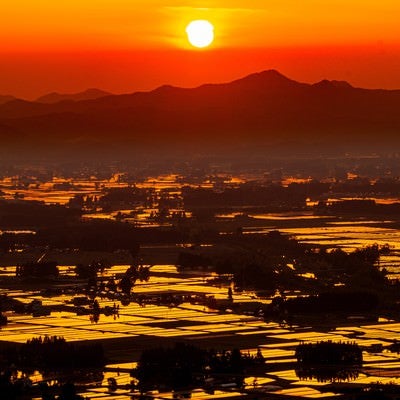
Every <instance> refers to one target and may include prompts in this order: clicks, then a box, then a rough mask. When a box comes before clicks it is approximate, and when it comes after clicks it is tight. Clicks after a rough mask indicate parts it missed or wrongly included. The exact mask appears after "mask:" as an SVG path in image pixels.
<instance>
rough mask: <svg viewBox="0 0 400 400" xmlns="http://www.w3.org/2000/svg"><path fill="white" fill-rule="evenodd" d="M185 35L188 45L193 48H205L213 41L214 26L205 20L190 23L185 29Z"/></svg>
mask: <svg viewBox="0 0 400 400" xmlns="http://www.w3.org/2000/svg"><path fill="white" fill-rule="evenodd" d="M186 33H187V36H188V40H189V42H190V44H191V45H192V46H194V47H198V48H203V47H207V46H209V45H210V44H211V43H212V42H213V41H214V26H213V25H212V24H211V22H209V21H207V20H205V19H198V20H196V21H192V22H191V23H190V24H189V25H188V26H187V27H186Z"/></svg>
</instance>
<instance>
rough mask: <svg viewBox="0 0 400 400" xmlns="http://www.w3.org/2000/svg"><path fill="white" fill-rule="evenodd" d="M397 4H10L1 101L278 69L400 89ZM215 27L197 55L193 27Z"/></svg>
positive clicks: (38, 0) (3, 20)
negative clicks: (189, 33) (188, 29)
mask: <svg viewBox="0 0 400 400" xmlns="http://www.w3.org/2000/svg"><path fill="white" fill-rule="evenodd" d="M399 16H400V1H398V0H380V1H377V0H363V1H361V0H351V1H349V0H323V1H321V0H301V1H300V0H252V1H248V0H247V1H240V0H213V1H210V0H205V1H180V0H176V1H168V0H59V1H54V0H35V1H33V0H3V1H2V7H1V13H0V26H1V29H0V77H1V78H0V94H7V93H10V94H15V95H18V96H22V97H27V98H33V97H35V96H38V95H41V94H43V93H46V92H49V91H61V92H74V91H79V90H83V89H85V88H87V87H99V88H102V89H105V90H110V91H113V92H129V91H134V90H137V89H151V88H153V87H155V86H158V85H160V84H163V83H170V84H175V85H181V86H193V85H197V84H200V83H202V82H208V81H210V82H218V81H227V80H230V79H233V78H236V77H240V76H242V75H245V74H248V73H251V72H256V71H259V70H263V69H270V68H276V69H278V70H280V71H281V72H282V73H284V74H286V75H288V76H290V77H292V78H294V79H297V80H303V81H317V80H319V79H321V78H329V79H346V80H349V81H350V82H352V83H353V84H355V85H358V86H367V87H386V88H400V23H399V22H398V19H399ZM198 18H202V19H208V20H210V21H211V22H212V23H213V24H214V25H215V35H216V40H215V42H214V44H213V45H212V47H211V48H209V49H207V50H201V51H199V50H195V49H193V48H191V47H190V45H189V44H188V43H187V41H186V37H185V26H186V25H187V23H189V22H190V21H191V20H192V19H198Z"/></svg>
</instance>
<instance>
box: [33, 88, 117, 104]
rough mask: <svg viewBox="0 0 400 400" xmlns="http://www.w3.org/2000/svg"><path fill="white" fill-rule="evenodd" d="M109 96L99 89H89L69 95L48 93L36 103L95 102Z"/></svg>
mask: <svg viewBox="0 0 400 400" xmlns="http://www.w3.org/2000/svg"><path fill="white" fill-rule="evenodd" d="M110 94H111V93H108V92H105V91H103V90H100V89H96V88H89V89H86V90H84V91H83V92H79V93H71V94H62V93H57V92H52V93H49V94H46V95H44V96H41V97H39V98H38V99H37V100H36V101H37V102H39V103H47V104H52V103H58V102H60V101H65V100H69V101H82V100H95V99H98V98H100V97H104V96H108V95H110Z"/></svg>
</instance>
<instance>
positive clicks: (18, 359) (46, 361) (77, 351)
mask: <svg viewBox="0 0 400 400" xmlns="http://www.w3.org/2000/svg"><path fill="white" fill-rule="evenodd" d="M1 356H2V359H3V360H4V361H5V363H6V364H7V365H12V364H14V365H15V366H17V367H18V368H20V369H22V370H24V369H32V368H37V369H42V370H47V369H53V370H54V369H64V368H68V369H74V368H75V369H79V368H88V367H102V366H104V364H105V358H104V352H103V347H102V345H101V344H100V343H85V344H81V343H68V342H67V341H66V340H65V339H64V338H62V337H58V336H45V337H41V336H40V337H37V338H33V339H30V340H28V341H27V342H26V343H25V344H23V345H21V346H19V347H17V346H15V345H14V346H13V345H10V346H6V347H4V348H3V349H2V352H1Z"/></svg>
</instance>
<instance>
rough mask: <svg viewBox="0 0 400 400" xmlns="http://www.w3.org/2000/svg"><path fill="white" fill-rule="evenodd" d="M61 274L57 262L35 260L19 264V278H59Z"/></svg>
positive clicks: (17, 272) (17, 270) (17, 271)
mask: <svg viewBox="0 0 400 400" xmlns="http://www.w3.org/2000/svg"><path fill="white" fill-rule="evenodd" d="M58 274H59V271H58V268H57V263H56V262H54V261H50V262H33V263H26V264H22V265H17V268H16V276H17V278H42V279H43V278H57V276H58Z"/></svg>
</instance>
